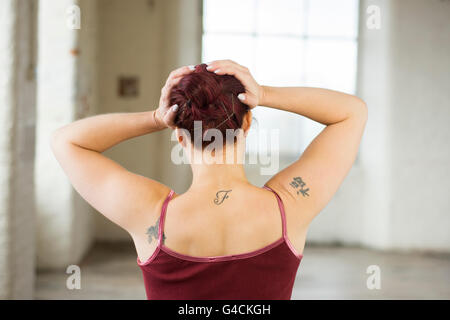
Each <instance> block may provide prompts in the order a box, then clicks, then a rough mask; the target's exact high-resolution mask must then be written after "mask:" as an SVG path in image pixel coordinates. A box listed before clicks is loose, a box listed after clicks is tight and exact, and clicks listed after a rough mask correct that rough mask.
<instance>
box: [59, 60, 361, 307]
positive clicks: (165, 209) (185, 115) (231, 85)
mask: <svg viewBox="0 0 450 320" xmlns="http://www.w3.org/2000/svg"><path fill="white" fill-rule="evenodd" d="M256 106H265V107H269V108H275V109H279V110H284V111H289V112H294V113H297V114H299V115H302V116H305V117H308V118H310V119H312V120H314V121H317V122H320V123H322V124H324V125H326V127H325V128H324V129H323V131H322V132H321V133H320V134H319V135H318V136H317V137H316V138H315V139H314V140H313V141H312V142H311V144H310V145H309V146H308V148H307V149H306V150H305V151H304V153H303V154H302V155H301V157H300V158H299V159H298V160H297V161H296V162H294V163H292V164H291V165H290V166H289V167H287V168H285V169H284V170H282V171H281V172H279V173H278V174H276V175H274V176H273V177H272V178H271V179H270V180H269V181H267V183H266V184H265V186H264V187H263V188H260V187H256V186H253V185H251V184H250V183H249V182H248V180H247V178H246V176H245V173H244V168H243V164H242V162H241V161H239V159H241V157H242V155H243V148H242V147H243V146H245V136H246V134H247V132H248V130H249V128H250V124H251V109H253V108H255V107H256ZM366 119H367V108H366V106H365V104H364V102H363V101H362V100H360V99H359V98H357V97H355V96H352V95H348V94H344V93H339V92H335V91H331V90H326V89H318V88H303V87H298V88H294V87H290V88H276V87H269V86H260V85H259V84H258V83H257V82H256V81H255V80H254V79H253V77H252V75H251V74H250V72H249V71H248V69H247V68H245V67H243V66H241V65H239V64H237V63H235V62H233V61H229V60H223V61H213V62H211V63H209V64H208V65H207V66H206V65H205V64H202V65H198V66H196V67H192V66H191V67H182V68H180V69H177V70H175V71H173V72H172V73H171V74H170V76H169V78H168V79H167V82H166V84H165V86H164V88H163V89H162V91H161V99H160V104H159V107H158V108H157V109H156V110H153V111H148V112H139V113H116V114H105V115H98V116H94V117H90V118H86V119H83V120H78V121H76V122H74V123H72V124H69V125H66V126H64V127H62V128H60V129H58V130H56V131H55V132H54V134H53V136H52V149H53V151H54V154H55V156H56V158H57V159H58V161H59V163H60V164H61V166H62V168H63V169H64V171H65V172H66V174H67V176H68V177H69V179H70V181H71V182H72V184H73V186H74V187H75V189H76V190H77V191H78V192H79V193H80V194H81V196H82V197H83V198H84V199H85V200H86V201H87V202H89V203H90V204H91V205H92V206H93V207H94V208H96V209H97V210H98V211H99V212H101V213H102V214H104V215H105V216H106V217H107V218H108V219H110V220H111V221H113V222H114V223H116V224H118V225H119V226H121V227H122V228H123V229H125V230H126V231H127V232H128V233H129V234H130V235H131V237H132V239H133V241H134V244H135V246H136V251H137V255H138V264H139V266H140V267H141V269H142V272H143V275H144V282H145V286H146V292H147V297H148V298H149V299H290V298H291V294H292V287H293V283H294V279H295V275H296V272H297V269H298V266H299V264H300V261H301V258H302V253H303V248H304V245H305V239H306V233H307V230H308V227H309V224H310V223H311V221H312V220H313V218H314V217H315V216H316V215H317V214H318V213H319V212H320V211H321V210H322V209H323V208H324V207H325V205H326V204H327V203H328V202H329V201H330V199H331V198H332V196H333V195H334V193H335V192H336V190H337V189H338V188H339V185H340V184H341V182H342V181H343V179H344V177H345V176H346V174H347V173H348V171H349V170H350V168H351V166H352V164H353V161H354V159H355V156H356V153H357V150H358V146H359V143H360V140H361V136H362V134H363V131H364V127H365V123H366ZM195 121H201V124H202V125H203V126H202V127H201V129H198V127H197V128H196V127H195V123H194V122H195ZM166 128H172V129H175V132H176V136H177V139H178V142H179V143H180V145H181V146H182V148H183V150H184V151H186V154H187V155H188V157H190V159H191V168H192V172H193V181H192V185H191V186H190V188H189V189H188V190H187V191H186V192H185V193H183V194H180V195H178V194H175V192H174V191H173V190H171V189H170V188H169V187H167V186H165V185H163V184H161V183H159V182H157V181H155V180H152V179H149V178H147V177H143V176H140V175H136V174H133V173H131V172H129V171H127V170H125V169H124V168H122V167H121V166H119V165H118V164H117V163H115V162H114V161H112V160H110V159H108V158H106V157H105V156H103V155H102V152H103V151H105V150H107V149H109V148H111V147H112V146H114V145H116V144H118V143H120V142H122V141H124V140H127V139H131V138H134V137H137V136H141V135H145V134H149V133H152V132H155V131H159V130H164V129H166ZM213 129H215V130H216V131H217V130H218V131H219V132H220V133H222V134H224V136H225V133H226V130H227V129H237V130H238V134H237V135H236V136H233V138H232V139H225V140H224V142H223V143H222V144H221V146H220V148H218V149H215V150H214V151H212V152H211V150H208V147H207V145H208V143H210V142H209V141H205V140H207V139H205V138H206V137H205V135H208V132H210V130H213ZM239 130H240V131H239ZM285 130H289V129H288V128H285ZM239 132H240V134H239ZM199 137H200V138H199ZM196 142H200V144H196ZM202 155H205V157H206V155H208V156H211V155H212V156H214V157H216V159H217V158H219V160H221V159H225V158H226V156H227V155H232V158H231V161H230V159H229V158H228V159H227V160H228V161H223V163H217V162H220V161H217V162H216V163H214V162H211V161H200V162H199V161H192V159H194V158H193V157H198V156H200V158H201V156H202Z"/></svg>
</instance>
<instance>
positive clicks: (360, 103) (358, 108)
mask: <svg viewBox="0 0 450 320" xmlns="http://www.w3.org/2000/svg"><path fill="white" fill-rule="evenodd" d="M354 115H355V116H356V117H357V118H358V119H360V120H361V121H363V122H364V123H366V122H367V117H368V109H367V104H366V102H365V101H364V100H362V99H360V98H357V103H356V104H355V112H354Z"/></svg>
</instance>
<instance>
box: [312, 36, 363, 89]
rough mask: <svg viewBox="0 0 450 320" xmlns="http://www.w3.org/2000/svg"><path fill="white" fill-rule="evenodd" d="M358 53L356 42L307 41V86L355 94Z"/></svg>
mask: <svg viewBox="0 0 450 320" xmlns="http://www.w3.org/2000/svg"><path fill="white" fill-rule="evenodd" d="M356 52H357V45H356V41H351V40H348V41H342V40H316V39H310V40H307V42H306V85H308V86H312V87H322V88H328V89H333V90H338V91H344V92H347V93H350V94H354V93H355V85H356V58H357V57H356Z"/></svg>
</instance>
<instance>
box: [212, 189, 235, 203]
mask: <svg viewBox="0 0 450 320" xmlns="http://www.w3.org/2000/svg"><path fill="white" fill-rule="evenodd" d="M231 191H232V190H231V189H230V190H220V191H217V193H216V198H215V199H214V203H215V204H217V205H220V204H222V203H223V202H224V201H225V199H227V198H229V196H228V193H230V192H231Z"/></svg>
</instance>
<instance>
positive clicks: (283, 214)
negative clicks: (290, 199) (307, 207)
mask: <svg viewBox="0 0 450 320" xmlns="http://www.w3.org/2000/svg"><path fill="white" fill-rule="evenodd" d="M263 188H265V189H267V190H270V191H272V192H273V193H274V194H275V196H276V198H277V201H278V207H279V208H280V213H281V223H282V229H283V238H284V239H287V230H286V214H285V212H284V205H283V201H282V200H281V198H280V196H279V195H278V193H277V192H276V191H275V190H273V189H272V188H270V187H269V186H266V185H264V186H263Z"/></svg>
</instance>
